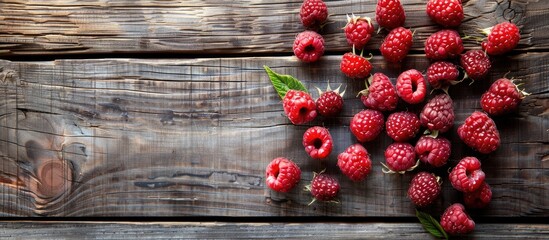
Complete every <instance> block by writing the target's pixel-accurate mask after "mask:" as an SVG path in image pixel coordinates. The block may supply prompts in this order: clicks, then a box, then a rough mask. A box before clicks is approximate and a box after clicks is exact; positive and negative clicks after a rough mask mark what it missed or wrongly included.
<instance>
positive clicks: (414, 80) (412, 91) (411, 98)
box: [396, 69, 427, 104]
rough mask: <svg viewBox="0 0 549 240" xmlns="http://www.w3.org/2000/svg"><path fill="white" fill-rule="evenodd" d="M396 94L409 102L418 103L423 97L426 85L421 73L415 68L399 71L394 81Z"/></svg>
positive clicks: (425, 92)
mask: <svg viewBox="0 0 549 240" xmlns="http://www.w3.org/2000/svg"><path fill="white" fill-rule="evenodd" d="M396 90H397V94H398V96H399V97H400V98H401V99H402V100H404V101H405V102H407V103H409V104H418V103H420V102H422V101H423V99H425V95H426V94H427V85H426V84H425V79H424V78H423V74H421V72H419V71H418V70H415V69H410V70H407V71H404V72H403V73H401V74H400V75H399V76H398V78H397V82H396Z"/></svg>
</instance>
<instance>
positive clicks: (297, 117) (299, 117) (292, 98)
mask: <svg viewBox="0 0 549 240" xmlns="http://www.w3.org/2000/svg"><path fill="white" fill-rule="evenodd" d="M282 105H283V107H284V113H286V116H288V119H290V121H291V122H292V123H293V124H304V123H308V122H310V121H312V120H313V119H315V117H316V115H317V112H316V104H315V101H314V100H313V98H312V97H311V95H309V94H308V93H306V92H303V91H299V90H289V91H288V92H287V93H286V95H285V96H284V99H283V100H282Z"/></svg>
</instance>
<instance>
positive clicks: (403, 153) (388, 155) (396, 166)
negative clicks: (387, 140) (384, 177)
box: [384, 142, 418, 174]
mask: <svg viewBox="0 0 549 240" xmlns="http://www.w3.org/2000/svg"><path fill="white" fill-rule="evenodd" d="M385 162H386V167H387V168H388V169H389V170H388V171H384V172H385V173H394V172H397V173H401V174H403V173H404V172H406V171H412V170H413V169H414V168H415V167H416V166H417V163H418V161H417V159H416V151H415V150H414V147H413V146H412V145H411V144H409V143H401V142H395V143H393V144H391V145H389V146H388V147H387V149H385Z"/></svg>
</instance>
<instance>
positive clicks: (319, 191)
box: [307, 173, 340, 203]
mask: <svg viewBox="0 0 549 240" xmlns="http://www.w3.org/2000/svg"><path fill="white" fill-rule="evenodd" d="M307 188H308V189H309V190H310V191H311V195H313V198H314V200H313V202H314V201H315V200H317V201H334V200H335V198H336V197H337V194H338V193H339V189H340V185H339V181H337V179H335V178H334V177H332V176H329V175H328V174H326V173H319V174H316V173H315V174H314V177H313V180H312V181H311V185H310V186H308V187H307ZM311 203H312V202H311Z"/></svg>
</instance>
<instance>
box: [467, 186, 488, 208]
mask: <svg viewBox="0 0 549 240" xmlns="http://www.w3.org/2000/svg"><path fill="white" fill-rule="evenodd" d="M490 201H492V189H491V188H490V185H488V183H486V182H484V183H483V184H482V186H480V188H479V189H477V190H476V191H474V192H469V193H464V194H463V202H464V203H465V206H467V207H468V208H484V207H486V206H488V204H490Z"/></svg>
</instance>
